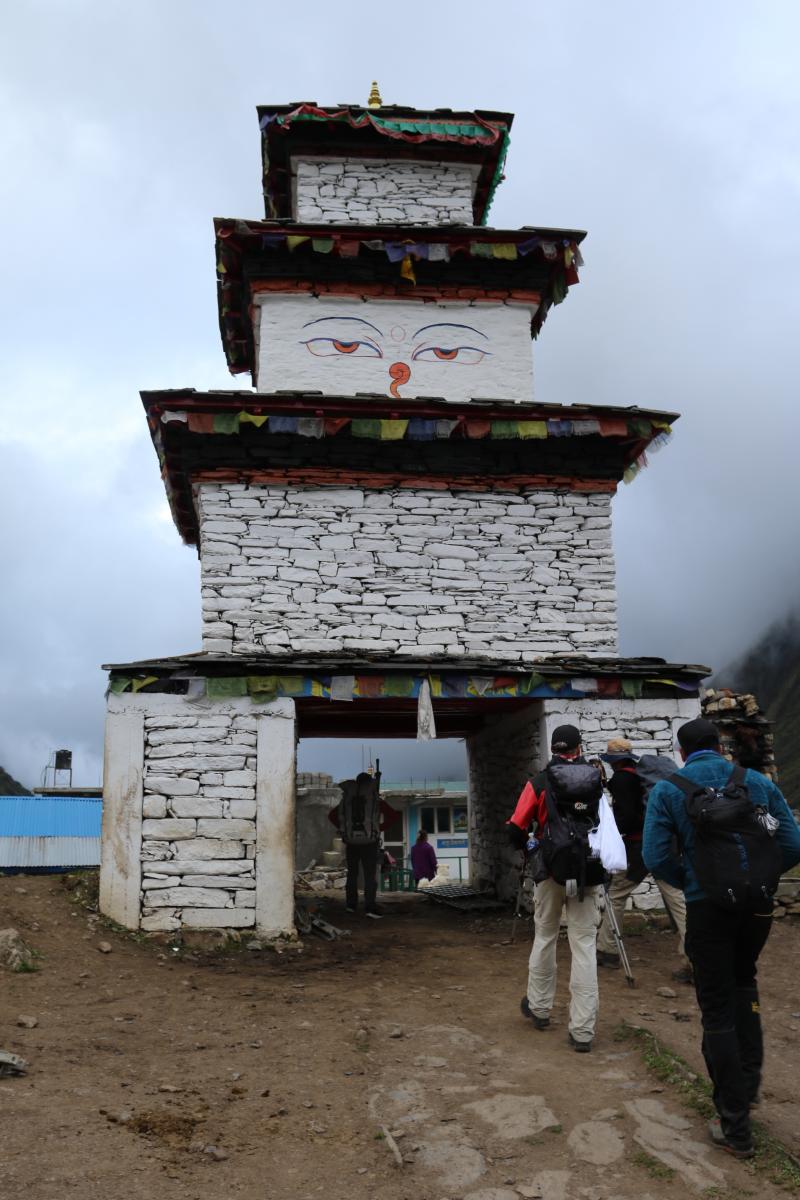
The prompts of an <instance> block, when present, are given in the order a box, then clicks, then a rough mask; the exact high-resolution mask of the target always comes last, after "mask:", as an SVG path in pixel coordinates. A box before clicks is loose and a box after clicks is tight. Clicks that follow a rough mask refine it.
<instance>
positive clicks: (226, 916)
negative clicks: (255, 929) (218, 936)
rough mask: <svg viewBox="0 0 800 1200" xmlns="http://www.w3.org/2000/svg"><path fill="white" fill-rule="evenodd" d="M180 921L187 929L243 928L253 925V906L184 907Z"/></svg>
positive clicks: (254, 917)
mask: <svg viewBox="0 0 800 1200" xmlns="http://www.w3.org/2000/svg"><path fill="white" fill-rule="evenodd" d="M181 923H182V924H183V925H185V926H187V927H188V928H189V929H243V928H247V927H248V926H251V925H255V923H256V914H255V909H253V908H185V909H184V910H183V912H182V914H181Z"/></svg>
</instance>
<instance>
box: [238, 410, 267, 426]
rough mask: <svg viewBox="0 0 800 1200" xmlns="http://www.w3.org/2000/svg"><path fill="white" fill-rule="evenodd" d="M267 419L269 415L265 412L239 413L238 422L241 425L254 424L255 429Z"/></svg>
mask: <svg viewBox="0 0 800 1200" xmlns="http://www.w3.org/2000/svg"><path fill="white" fill-rule="evenodd" d="M268 420H269V417H268V416H267V414H266V413H249V412H240V413H239V422H240V424H241V425H255V427H256V429H260V428H261V426H262V425H265V424H266V422H267V421H268Z"/></svg>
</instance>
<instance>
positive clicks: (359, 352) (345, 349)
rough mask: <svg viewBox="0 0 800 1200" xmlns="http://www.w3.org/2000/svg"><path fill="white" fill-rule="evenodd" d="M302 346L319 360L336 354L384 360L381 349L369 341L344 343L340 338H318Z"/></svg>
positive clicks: (310, 339)
mask: <svg viewBox="0 0 800 1200" xmlns="http://www.w3.org/2000/svg"><path fill="white" fill-rule="evenodd" d="M302 344H303V345H304V346H305V347H306V349H307V350H309V351H310V352H311V354H316V355H317V357H318V358H330V357H332V356H333V355H336V354H350V355H352V356H353V358H383V354H382V353H381V351H380V348H379V347H378V346H376V345H375V343H374V342H369V341H361V340H359V341H355V342H344V341H340V340H339V339H338V338H332V337H316V338H309V339H308V341H306V342H303V343H302Z"/></svg>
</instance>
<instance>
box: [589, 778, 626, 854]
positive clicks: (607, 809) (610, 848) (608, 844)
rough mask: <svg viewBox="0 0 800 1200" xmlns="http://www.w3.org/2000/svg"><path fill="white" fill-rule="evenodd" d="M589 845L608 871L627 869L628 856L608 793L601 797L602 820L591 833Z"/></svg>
mask: <svg viewBox="0 0 800 1200" xmlns="http://www.w3.org/2000/svg"><path fill="white" fill-rule="evenodd" d="M589 845H590V846H591V848H592V850H593V851H594V852H595V854H599V855H600V861H601V863H602V864H603V866H604V867H605V869H606V870H607V871H626V870H627V869H628V856H627V854H626V853H625V843H624V842H623V840H622V837H621V835H620V832H619V830H618V829H617V822H616V821H615V820H614V813H613V812H612V811H611V805H610V804H609V803H608V800H607V799H606V794H605V792H603V795H602V796H601V798H600V822H599V824H598V826H597V828H596V829H593V830H592V831H591V833H590V834H589Z"/></svg>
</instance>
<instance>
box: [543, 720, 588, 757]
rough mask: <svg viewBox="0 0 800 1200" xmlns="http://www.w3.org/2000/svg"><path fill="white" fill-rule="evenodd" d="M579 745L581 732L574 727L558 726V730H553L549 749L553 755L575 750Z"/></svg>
mask: <svg viewBox="0 0 800 1200" xmlns="http://www.w3.org/2000/svg"><path fill="white" fill-rule="evenodd" d="M580 744H581V731H580V729H576V727H575V726H574V725H559V727H558V729H554V730H553V736H552V737H551V738H550V749H551V750H552V751H553V753H554V754H564V753H565V752H566V753H569V751H571V750H577V749H578V747H579V746H580Z"/></svg>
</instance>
